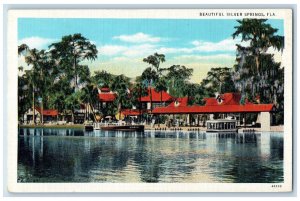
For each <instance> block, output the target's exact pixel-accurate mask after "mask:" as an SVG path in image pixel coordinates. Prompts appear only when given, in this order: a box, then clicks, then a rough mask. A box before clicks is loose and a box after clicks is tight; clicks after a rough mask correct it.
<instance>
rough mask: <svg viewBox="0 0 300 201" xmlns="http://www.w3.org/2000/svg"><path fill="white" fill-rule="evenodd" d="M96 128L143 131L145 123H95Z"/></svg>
mask: <svg viewBox="0 0 300 201" xmlns="http://www.w3.org/2000/svg"><path fill="white" fill-rule="evenodd" d="M94 129H95V130H100V129H101V130H105V131H137V132H143V131H144V129H145V127H144V125H121V124H117V123H104V124H102V123H94Z"/></svg>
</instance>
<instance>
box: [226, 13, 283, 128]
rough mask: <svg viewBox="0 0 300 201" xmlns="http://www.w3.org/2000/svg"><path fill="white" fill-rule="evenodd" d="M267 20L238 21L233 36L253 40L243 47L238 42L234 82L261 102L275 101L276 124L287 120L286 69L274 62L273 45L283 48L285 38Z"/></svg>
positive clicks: (249, 97) (275, 47)
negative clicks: (285, 96)
mask: <svg viewBox="0 0 300 201" xmlns="http://www.w3.org/2000/svg"><path fill="white" fill-rule="evenodd" d="M266 21H267V20H265V19H243V20H238V23H239V25H238V26H236V27H235V28H236V31H235V32H234V33H233V35H232V36H233V38H236V37H238V36H241V41H246V42H249V46H247V47H243V46H241V45H240V44H237V53H238V54H237V58H236V65H235V66H234V69H235V72H234V74H233V81H234V84H235V87H236V88H237V89H238V90H239V91H241V93H242V96H243V97H244V98H247V99H248V100H250V101H257V102H258V103H273V104H274V105H275V107H276V110H277V114H276V115H275V116H276V118H275V124H282V123H283V106H284V96H283V94H284V68H282V67H281V64H280V63H278V62H275V61H274V54H269V53H267V51H268V50H269V48H271V47H272V48H274V49H276V50H278V51H282V50H283V48H284V37H283V36H278V35H275V34H276V32H277V31H278V30H277V29H275V28H273V27H272V26H271V25H270V24H267V23H266Z"/></svg>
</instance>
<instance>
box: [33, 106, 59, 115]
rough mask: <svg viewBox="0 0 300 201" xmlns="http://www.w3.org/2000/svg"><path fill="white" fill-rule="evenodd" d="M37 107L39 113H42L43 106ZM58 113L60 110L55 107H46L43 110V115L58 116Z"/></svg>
mask: <svg viewBox="0 0 300 201" xmlns="http://www.w3.org/2000/svg"><path fill="white" fill-rule="evenodd" d="M35 109H36V111H38V113H40V114H41V111H42V110H41V108H39V107H35ZM57 115H58V111H57V110H55V109H46V110H45V109H44V110H43V116H52V117H53V116H57Z"/></svg>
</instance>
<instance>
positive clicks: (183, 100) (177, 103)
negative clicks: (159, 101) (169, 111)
mask: <svg viewBox="0 0 300 201" xmlns="http://www.w3.org/2000/svg"><path fill="white" fill-rule="evenodd" d="M187 104H188V97H183V98H176V100H175V101H173V102H172V103H171V104H169V105H168V106H167V107H185V106H187Z"/></svg>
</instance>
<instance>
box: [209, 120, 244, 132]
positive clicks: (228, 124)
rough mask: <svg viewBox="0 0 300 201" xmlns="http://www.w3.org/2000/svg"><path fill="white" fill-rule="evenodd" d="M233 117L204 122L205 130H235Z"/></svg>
mask: <svg viewBox="0 0 300 201" xmlns="http://www.w3.org/2000/svg"><path fill="white" fill-rule="evenodd" d="M236 124H237V121H236V120H235V119H216V120H208V121H207V122H206V128H207V129H206V132H237V131H238V129H237V127H236Z"/></svg>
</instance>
